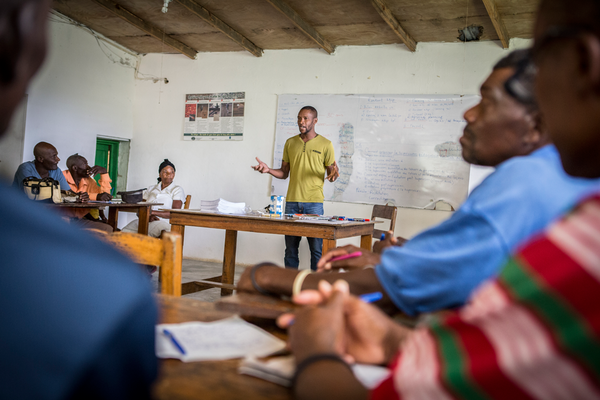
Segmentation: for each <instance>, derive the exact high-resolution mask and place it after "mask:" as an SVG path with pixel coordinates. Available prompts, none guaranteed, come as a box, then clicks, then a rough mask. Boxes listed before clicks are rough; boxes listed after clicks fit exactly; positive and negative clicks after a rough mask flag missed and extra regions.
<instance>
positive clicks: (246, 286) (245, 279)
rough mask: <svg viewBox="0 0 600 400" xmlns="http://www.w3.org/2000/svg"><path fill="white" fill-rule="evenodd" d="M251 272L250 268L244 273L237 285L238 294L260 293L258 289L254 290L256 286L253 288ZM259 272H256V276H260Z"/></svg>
mask: <svg viewBox="0 0 600 400" xmlns="http://www.w3.org/2000/svg"><path fill="white" fill-rule="evenodd" d="M251 270H252V267H248V268H246V269H245V270H244V272H242V275H241V276H240V280H239V281H238V283H237V290H238V292H248V293H258V292H257V291H256V289H254V286H252V280H251V279H250V271H251ZM258 272H259V271H256V274H258Z"/></svg>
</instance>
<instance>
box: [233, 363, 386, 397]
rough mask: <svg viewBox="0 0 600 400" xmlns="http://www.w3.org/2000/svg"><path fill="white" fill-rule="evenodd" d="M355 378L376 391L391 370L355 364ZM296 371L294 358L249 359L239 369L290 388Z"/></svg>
mask: <svg viewBox="0 0 600 400" xmlns="http://www.w3.org/2000/svg"><path fill="white" fill-rule="evenodd" d="M351 367H352V372H354V376H355V377H356V379H358V381H359V382H360V383H362V385H363V386H364V387H366V388H367V389H374V388H376V387H377V386H379V384H380V383H381V382H383V380H384V379H386V378H387V377H388V376H389V375H390V370H389V369H388V368H385V367H381V366H378V365H368V364H353V365H352V366H351ZM295 371H296V362H295V361H294V356H285V357H273V358H271V359H269V360H266V361H260V360H257V359H256V357H248V358H245V359H244V360H242V362H241V363H240V366H239V368H238V372H239V373H240V374H246V375H252V376H255V377H257V378H261V379H264V380H266V381H269V382H273V383H276V384H278V385H281V386H287V387H289V386H290V385H291V383H292V377H293V376H294V372H295Z"/></svg>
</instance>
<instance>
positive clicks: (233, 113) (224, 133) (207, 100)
mask: <svg viewBox="0 0 600 400" xmlns="http://www.w3.org/2000/svg"><path fill="white" fill-rule="evenodd" d="M245 94H246V93H245V92H232V93H203V94H186V95H185V116H184V121H183V140H242V139H243V137H244V105H245V97H246V96H245Z"/></svg>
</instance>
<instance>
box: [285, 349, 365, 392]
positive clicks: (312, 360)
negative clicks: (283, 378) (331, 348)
mask: <svg viewBox="0 0 600 400" xmlns="http://www.w3.org/2000/svg"><path fill="white" fill-rule="evenodd" d="M323 360H331V361H337V362H340V363H342V364H344V366H346V368H348V370H350V372H352V367H350V365H348V363H347V362H346V361H344V360H343V359H342V357H340V356H339V355H337V354H334V353H322V354H314V355H312V356H309V357H307V358H305V359H304V360H302V362H301V363H300V364H298V365H297V366H296V372H295V373H294V377H293V378H292V387H294V386H296V381H298V377H299V376H300V374H301V373H302V372H303V371H304V370H305V369H306V368H308V367H309V366H311V365H312V364H314V363H316V362H319V361H323ZM352 373H353V372H352Z"/></svg>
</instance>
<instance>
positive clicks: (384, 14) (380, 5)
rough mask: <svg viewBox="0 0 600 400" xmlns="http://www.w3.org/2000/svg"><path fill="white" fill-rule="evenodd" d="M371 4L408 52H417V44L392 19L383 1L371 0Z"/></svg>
mask: <svg viewBox="0 0 600 400" xmlns="http://www.w3.org/2000/svg"><path fill="white" fill-rule="evenodd" d="M371 4H373V7H375V10H377V12H378V13H379V15H380V16H381V18H383V20H384V21H385V22H386V23H387V24H388V25H389V26H390V28H392V30H393V31H394V32H396V35H398V36H399V37H400V40H402V42H403V43H404V44H405V45H406V47H408V49H409V50H410V51H415V50H417V42H416V41H415V40H414V39H413V38H412V36H410V35H409V34H408V32H406V31H405V30H404V28H403V27H402V25H400V22H398V20H397V19H396V17H394V14H392V11H391V10H390V9H389V8H388V7H387V5H386V4H385V2H384V0H371Z"/></svg>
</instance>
